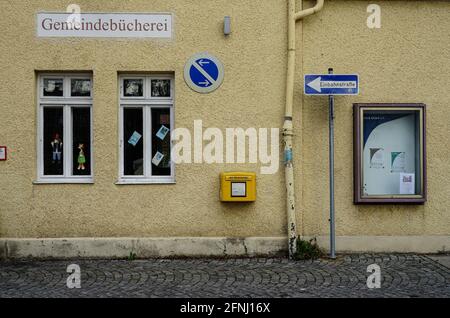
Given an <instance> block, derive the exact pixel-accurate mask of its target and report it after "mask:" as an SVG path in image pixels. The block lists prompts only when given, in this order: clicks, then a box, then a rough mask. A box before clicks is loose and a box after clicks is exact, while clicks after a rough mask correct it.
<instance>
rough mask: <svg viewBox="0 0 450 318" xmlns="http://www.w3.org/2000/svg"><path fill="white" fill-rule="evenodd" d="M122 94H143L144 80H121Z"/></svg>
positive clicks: (135, 95)
mask: <svg viewBox="0 0 450 318" xmlns="http://www.w3.org/2000/svg"><path fill="white" fill-rule="evenodd" d="M123 96H125V97H142V96H144V80H142V79H125V80H123Z"/></svg>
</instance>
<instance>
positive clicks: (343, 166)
mask: <svg viewBox="0 0 450 318" xmlns="http://www.w3.org/2000/svg"><path fill="white" fill-rule="evenodd" d="M370 3H377V4H378V5H380V6H381V18H382V21H381V28H380V29H369V28H368V27H367V25H366V19H367V17H368V15H369V14H368V13H366V8H367V6H368V5H369V4H370ZM449 18H450V3H449V2H448V1H376V2H375V1H326V7H325V9H324V10H323V12H320V13H319V14H318V15H317V16H315V17H312V18H310V19H307V20H305V23H304V25H303V26H304V33H303V39H302V47H303V48H302V51H303V54H302V56H303V62H304V65H303V70H302V71H303V73H305V74H308V73H317V72H327V68H328V67H334V70H335V73H350V74H351V73H358V74H359V75H360V78H361V84H360V85H361V94H360V95H359V96H354V97H336V100H335V103H336V105H335V107H336V122H335V126H336V136H335V142H336V143H335V145H336V158H335V160H336V198H337V200H336V234H337V235H431V234H434V235H448V234H449V233H450V213H449V210H448V206H449V205H450V186H449V182H448V178H449V176H450V164H449V162H448V158H449V157H450V141H449V139H448V138H449V136H450V125H449V121H450V113H449V110H448V106H449V104H450V95H449V94H448V93H447V92H446V90H445V89H444V87H445V85H447V86H448V84H446V83H448V81H449V80H450V57H449V56H450V54H449V53H450V38H449V36H448V34H449V31H450V19H449ZM299 75H300V74H299ZM438 83H441V84H442V85H440V84H438ZM297 91H298V92H300V87H298V89H297ZM297 97H298V99H301V100H302V101H303V103H302V104H303V106H302V115H303V116H302V125H303V130H302V133H303V135H302V140H303V149H304V153H303V164H302V167H301V168H300V169H299V170H301V171H300V173H301V175H300V179H301V180H302V183H303V187H304V188H303V194H304V196H303V200H302V204H303V211H304V215H303V222H302V224H303V230H304V233H306V234H307V235H318V234H326V233H328V217H327V216H328V202H329V201H328V179H327V169H328V117H327V116H328V111H327V107H328V105H327V103H326V101H325V100H324V99H323V98H315V97H303V96H301V95H299V96H297ZM355 102H360V103H361V102H365V103H371V102H378V103H382V102H414V103H425V104H426V105H427V131H426V133H427V135H426V138H427V160H428V170H427V173H428V202H427V203H426V204H425V205H423V206H420V205H419V206H414V205H413V206H410V205H409V206H402V205H386V206H364V205H363V206H355V205H353V202H352V196H353V185H352V181H353V164H352V163H353V141H352V138H353V117H352V113H353V108H352V103H355ZM297 116H300V112H299V113H298V114H297Z"/></svg>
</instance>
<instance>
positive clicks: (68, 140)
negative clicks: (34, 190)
mask: <svg viewBox="0 0 450 318" xmlns="http://www.w3.org/2000/svg"><path fill="white" fill-rule="evenodd" d="M48 78H58V79H59V78H62V79H63V81H64V83H63V89H64V91H63V96H44V93H43V92H44V79H48ZM71 79H90V80H91V96H90V97H86V96H83V97H78V96H77V97H72V96H71V94H72V93H71ZM37 82H38V87H37V89H38V92H39V94H37V96H38V107H37V118H38V124H37V136H38V138H37V180H36V181H35V182H34V183H35V184H40V183H44V184H45V183H94V177H93V176H94V149H93V147H92V145H93V134H94V131H93V111H92V102H93V97H92V96H93V87H94V86H93V77H92V75H91V74H77V73H73V74H63V73H50V74H47V73H43V74H39V77H38V81H37ZM48 107H55V108H56V107H58V108H63V122H64V128H63V136H64V140H63V153H64V156H63V171H64V175H58V176H50V175H44V155H43V154H44V108H48ZM72 107H77V108H81V107H86V108H89V109H90V128H91V134H90V135H91V138H90V148H89V149H90V158H89V160H90V163H91V164H90V165H91V174H90V175H89V176H74V175H73V157H72V151H73V145H72V143H73V140H72V126H73V125H72V120H73V119H72Z"/></svg>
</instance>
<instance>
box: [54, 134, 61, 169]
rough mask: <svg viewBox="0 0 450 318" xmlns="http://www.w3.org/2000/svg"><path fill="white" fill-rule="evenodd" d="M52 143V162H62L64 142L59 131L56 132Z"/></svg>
mask: <svg viewBox="0 0 450 318" xmlns="http://www.w3.org/2000/svg"><path fill="white" fill-rule="evenodd" d="M51 145H52V151H53V156H52V159H53V161H52V163H58V164H59V163H61V153H62V147H63V142H62V140H61V138H60V137H59V134H58V133H56V134H55V137H54V138H53V141H52V142H51Z"/></svg>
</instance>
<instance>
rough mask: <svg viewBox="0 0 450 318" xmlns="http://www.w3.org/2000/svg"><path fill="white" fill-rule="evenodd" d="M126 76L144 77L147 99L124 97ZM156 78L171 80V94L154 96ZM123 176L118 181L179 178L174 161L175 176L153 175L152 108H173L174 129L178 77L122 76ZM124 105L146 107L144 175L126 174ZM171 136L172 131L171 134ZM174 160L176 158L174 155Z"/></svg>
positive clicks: (171, 180) (155, 181) (160, 181)
mask: <svg viewBox="0 0 450 318" xmlns="http://www.w3.org/2000/svg"><path fill="white" fill-rule="evenodd" d="M125 79H143V80H144V98H142V97H124V96H123V89H124V84H123V83H124V80H125ZM156 79H164V80H167V79H168V80H170V90H171V97H170V98H167V97H152V96H151V81H152V80H156ZM119 91H120V94H119V119H118V120H119V178H118V181H117V183H116V184H119V185H120V184H124V185H126V184H174V183H175V182H176V181H175V163H174V161H173V160H171V162H170V168H171V175H170V176H153V175H152V162H151V161H152V159H153V158H152V153H153V148H152V146H153V145H152V138H151V136H152V118H151V113H152V109H156V108H168V109H169V110H170V128H171V131H173V129H174V127H175V113H174V98H173V96H174V78H173V76H171V75H158V74H155V75H147V76H137V75H120V76H119ZM124 108H142V110H143V114H142V115H143V121H144V122H143V136H144V150H143V151H144V167H143V168H144V175H143V176H128V175H124V146H125V143H126V142H127V140H125V138H124V136H123V133H124V124H123V118H124V116H123V110H124ZM168 137H169V138H170V134H169V135H168ZM172 147H173V143H172V141H170V149H171V150H172V149H173V148H172ZM171 159H173V158H171Z"/></svg>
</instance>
